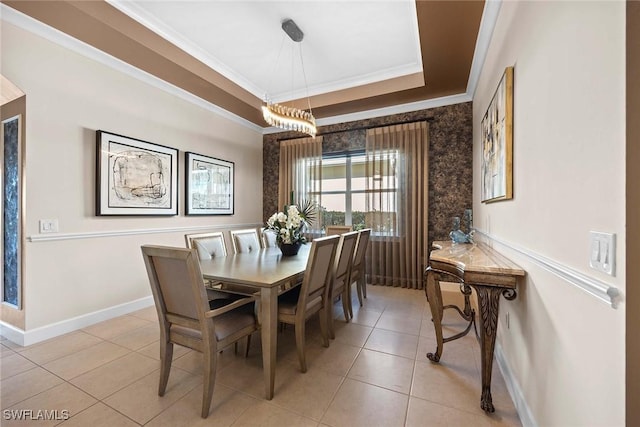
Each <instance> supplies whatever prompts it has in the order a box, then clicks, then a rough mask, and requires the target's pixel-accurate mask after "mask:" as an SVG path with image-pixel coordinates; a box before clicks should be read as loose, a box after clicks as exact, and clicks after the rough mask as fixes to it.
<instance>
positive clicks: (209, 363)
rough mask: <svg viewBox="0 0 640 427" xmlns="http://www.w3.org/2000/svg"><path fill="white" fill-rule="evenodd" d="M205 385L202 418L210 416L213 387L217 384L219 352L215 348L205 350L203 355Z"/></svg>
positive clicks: (203, 386) (203, 388) (203, 385)
mask: <svg viewBox="0 0 640 427" xmlns="http://www.w3.org/2000/svg"><path fill="white" fill-rule="evenodd" d="M203 359H204V360H203V362H204V363H203V365H204V366H203V367H204V378H203V381H204V383H203V384H202V414H201V416H202V418H207V417H208V416H209V409H210V408H211V400H212V399H213V387H214V386H215V383H216V365H217V363H218V352H217V351H216V349H215V348H209V349H206V348H205V349H204V353H203Z"/></svg>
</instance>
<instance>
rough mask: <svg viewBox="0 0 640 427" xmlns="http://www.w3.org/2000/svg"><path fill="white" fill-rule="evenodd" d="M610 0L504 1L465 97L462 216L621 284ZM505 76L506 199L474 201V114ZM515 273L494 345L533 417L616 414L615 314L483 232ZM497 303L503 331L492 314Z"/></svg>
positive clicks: (618, 36) (620, 174) (619, 370)
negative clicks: (468, 181)
mask: <svg viewBox="0 0 640 427" xmlns="http://www.w3.org/2000/svg"><path fill="white" fill-rule="evenodd" d="M624 46H625V5H624V2H504V3H503V4H502V6H501V10H500V15H499V18H498V22H497V25H496V28H495V30H494V33H493V38H492V40H491V45H490V49H489V52H488V55H487V58H486V61H485V63H484V66H483V69H482V73H481V76H480V79H479V83H478V87H477V90H476V92H475V96H474V113H473V115H474V119H473V124H474V184H473V185H474V203H473V205H474V211H475V212H474V214H475V215H474V220H475V221H474V224H475V225H476V227H478V228H479V229H480V230H483V231H485V232H487V233H489V235H491V236H494V237H496V238H498V239H501V240H503V241H506V242H508V243H509V244H510V245H511V247H516V248H520V249H522V250H523V251H524V252H525V253H535V254H539V255H541V256H544V257H546V258H548V259H551V260H553V261H554V262H556V263H558V264H560V265H562V266H565V267H567V268H570V269H572V270H576V271H578V272H582V273H583V274H586V275H588V276H591V277H594V278H596V279H599V280H601V281H603V282H606V283H608V284H610V285H612V286H615V287H617V288H618V289H620V290H621V291H622V293H623V294H624V292H625V166H624V165H625V50H624ZM511 65H513V66H514V67H515V77H514V88H515V89H514V157H513V159H514V199H513V200H510V201H503V202H498V203H493V204H483V203H481V202H480V165H481V145H480V121H481V119H482V115H483V114H484V112H485V110H486V108H487V105H488V104H489V101H490V99H491V97H492V96H493V92H494V90H495V88H496V86H497V83H498V81H499V79H500V77H501V75H502V73H503V71H504V68H505V67H507V66H511ZM590 230H594V231H605V232H611V233H615V234H616V236H617V239H618V243H617V269H616V276H615V277H611V276H608V275H605V274H603V273H599V272H597V271H595V270H592V269H590V267H589V265H588V259H589V240H588V238H589V231H590ZM493 245H494V247H495V248H497V249H499V250H501V251H502V252H503V253H505V254H506V255H507V256H508V257H510V258H512V259H513V260H514V261H516V262H517V263H518V264H520V265H521V266H522V267H523V268H524V269H525V270H526V271H527V273H528V276H527V278H526V281H525V282H524V283H522V284H521V286H520V287H519V290H518V298H517V299H516V300H515V301H513V302H509V301H505V300H503V301H502V303H501V316H500V325H499V336H498V342H499V346H500V348H501V351H502V353H503V355H504V360H505V362H506V365H507V367H508V368H509V370H510V371H511V374H512V379H513V380H514V383H515V384H516V386H517V387H518V389H519V390H518V391H519V392H520V393H521V397H522V398H523V399H524V401H525V402H526V406H527V408H528V411H530V412H529V413H528V414H527V413H524V412H521V417H522V416H523V415H525V416H524V417H523V418H525V419H526V418H532V419H533V421H534V422H535V423H537V424H538V425H557V426H560V425H563V426H564V425H590V426H595V425H607V426H613V425H623V424H624V419H625V418H624V417H625V404H624V400H625V394H624V393H625V386H624V381H625V369H624V358H625V353H624V352H625V341H624V337H625V311H626V306H625V303H624V302H623V303H622V304H621V305H620V307H619V308H618V309H612V308H611V307H610V306H608V305H607V304H605V303H603V302H601V301H599V300H597V299H596V298H594V297H593V296H590V295H589V294H587V293H586V292H585V291H583V290H581V289H579V288H577V287H576V286H574V285H573V284H571V283H569V282H567V281H565V280H563V279H561V278H559V277H558V276H556V275H554V274H552V273H550V272H548V271H546V270H544V269H543V268H541V267H540V265H539V264H537V263H535V262H533V260H532V258H531V257H528V256H525V255H522V254H521V253H519V252H517V251H515V250H512V249H509V248H508V247H507V246H504V245H502V244H499V243H497V242H493ZM507 312H509V313H510V328H509V329H507V327H506V322H505V315H506V313H507Z"/></svg>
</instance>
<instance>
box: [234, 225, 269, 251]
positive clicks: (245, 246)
mask: <svg viewBox="0 0 640 427" xmlns="http://www.w3.org/2000/svg"><path fill="white" fill-rule="evenodd" d="M230 233H231V242H232V243H233V251H234V252H235V253H237V254H239V253H245V252H251V251H259V250H260V248H261V246H260V239H259V238H258V231H257V230H256V229H255V228H249V229H246V230H231V231H230Z"/></svg>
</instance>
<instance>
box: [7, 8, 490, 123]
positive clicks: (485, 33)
mask: <svg viewBox="0 0 640 427" xmlns="http://www.w3.org/2000/svg"><path fill="white" fill-rule="evenodd" d="M109 3H110V4H112V5H113V6H114V7H117V8H118V9H120V8H121V7H124V6H123V3H122V1H120V0H112V1H109ZM501 4H502V2H501V0H495V1H486V2H485V6H484V11H483V14H482V19H481V22H480V30H479V33H478V39H477V40H476V48H475V51H474V56H473V60H472V65H471V71H470V75H469V80H468V83H467V91H466V93H461V94H458V95H452V96H446V97H441V98H436V99H428V100H424V101H417V102H412V103H407V104H400V105H393V106H389V107H384V108H378V109H373V110H365V111H360V112H355V113H349V114H344V115H339V116H332V117H325V118H322V119H319V120H317V125H318V126H327V125H332V124H337V123H344V122H348V121H355V120H363V119H369V118H373V117H380V116H385V115H392V114H399V113H406V112H411V111H417V110H423V109H428V108H436V107H442V106H446V105H453V104H458V103H462V102H469V101H472V100H473V95H474V93H475V90H476V86H477V83H478V79H479V76H480V72H481V71H482V66H483V64H484V60H485V58H486V55H487V51H488V48H489V43H490V41H491V36H492V34H493V29H494V27H495V24H496V21H497V18H498V15H499V11H500V6H501ZM414 7H415V6H414ZM0 17H1V19H2V20H3V21H5V22H8V23H10V24H13V25H16V26H17V27H19V28H22V29H24V30H26V31H29V32H31V33H33V34H36V35H38V36H40V37H43V38H45V39H47V40H49V41H51V42H54V43H56V44H59V45H61V46H63V47H65V48H67V49H70V50H72V51H74V52H76V53H78V54H80V55H83V56H85V57H88V58H90V59H93V60H95V61H97V62H99V63H101V64H103V65H106V66H108V67H110V68H112V69H115V70H117V71H120V72H122V73H124V74H126V75H129V76H131V77H133V78H136V79H138V80H140V81H142V82H144V83H147V84H149V85H151V86H153V87H155V88H157V89H160V90H163V91H165V92H167V93H169V94H171V95H174V96H176V97H178V98H180V99H183V100H185V101H187V102H190V103H192V104H194V105H197V106H199V107H201V108H203V109H205V110H208V111H210V112H212V113H214V114H216V115H218V116H220V117H223V118H225V119H228V120H230V121H232V122H234V123H237V124H239V125H241V126H244V127H246V128H248V129H250V130H253V131H255V132H259V133H261V134H271V133H277V132H282V130H281V129H278V128H274V127H262V126H259V125H257V124H255V123H253V122H250V121H248V120H246V119H244V118H242V117H240V116H237V115H236V114H233V113H231V112H229V111H227V110H225V109H223V108H221V107H219V106H217V105H215V104H212V103H210V102H208V101H205V100H203V99H202V98H199V97H197V96H195V95H193V94H191V93H190V92H187V91H185V90H184V89H181V88H179V87H177V86H174V85H172V84H170V83H167V82H166V81H164V80H162V79H159V78H157V77H155V76H153V75H151V74H149V73H147V72H145V71H142V70H140V69H138V68H136V67H134V66H132V65H130V64H128V63H126V62H124V61H121V60H119V59H117V58H115V57H113V56H111V55H109V54H107V53H105V52H103V51H101V50H99V49H97V48H94V47H93V46H90V45H88V44H86V43H84V42H82V41H79V40H77V39H75V38H73V37H71V36H69V35H68V34H65V33H63V32H61V31H59V30H57V29H55V28H52V27H50V26H48V25H46V24H44V23H42V22H40V21H38V20H36V19H33V18H31V17H29V16H27V15H25V14H23V13H21V12H18V11H16V10H15V9H13V8H11V7H9V6H6V5H4V4H0ZM412 25H413V26H414V27H415V30H416V33H417V22H413V23H412ZM159 34H160V35H161V36H163V37H165V36H167V35H166V34H164V33H159ZM210 65H212V64H210ZM216 69H218V70H219V72H220V74H222V75H225V74H224V73H223V72H222V71H220V67H218V65H217V64H216ZM225 77H227V78H228V76H226V75H225ZM236 78H237V77H236Z"/></svg>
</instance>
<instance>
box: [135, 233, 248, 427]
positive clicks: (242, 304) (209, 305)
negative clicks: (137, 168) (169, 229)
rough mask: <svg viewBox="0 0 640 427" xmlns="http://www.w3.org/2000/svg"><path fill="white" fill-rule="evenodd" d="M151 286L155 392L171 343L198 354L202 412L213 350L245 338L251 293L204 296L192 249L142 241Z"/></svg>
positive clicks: (165, 372) (163, 381) (161, 388)
mask: <svg viewBox="0 0 640 427" xmlns="http://www.w3.org/2000/svg"><path fill="white" fill-rule="evenodd" d="M142 255H143V258H144V263H145V266H146V269H147V275H148V276H149V283H150V285H151V292H152V294H153V300H154V302H155V306H156V310H157V312H158V320H159V322H160V382H159V385H158V395H159V396H163V395H164V393H165V390H166V388H167V382H168V380H169V373H170V371H171V360H172V358H173V345H174V344H179V345H182V346H184V347H188V348H190V349H192V350H195V351H198V352H200V353H202V355H203V360H204V363H203V370H204V372H203V375H204V379H203V383H204V384H203V387H202V412H201V416H202V418H207V417H208V416H209V409H210V407H211V400H212V398H213V388H214V385H215V379H216V365H217V355H218V351H219V350H221V349H223V348H225V347H227V346H229V345H231V344H233V343H236V342H238V341H240V340H241V339H243V338H246V339H247V342H246V348H247V350H248V349H249V345H250V337H251V334H252V333H253V332H255V331H256V330H257V329H258V323H257V321H256V316H255V314H254V308H253V306H254V303H255V301H256V297H254V296H246V297H244V298H240V299H235V300H225V299H215V300H212V301H209V300H208V298H207V294H206V292H205V288H204V286H202V272H201V270H200V262H199V260H198V255H197V251H196V249H188V248H175V247H168V246H151V245H144V246H142Z"/></svg>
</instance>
